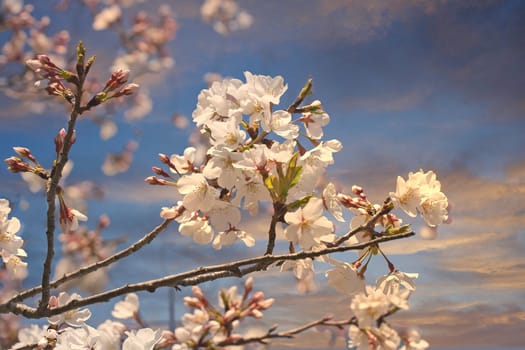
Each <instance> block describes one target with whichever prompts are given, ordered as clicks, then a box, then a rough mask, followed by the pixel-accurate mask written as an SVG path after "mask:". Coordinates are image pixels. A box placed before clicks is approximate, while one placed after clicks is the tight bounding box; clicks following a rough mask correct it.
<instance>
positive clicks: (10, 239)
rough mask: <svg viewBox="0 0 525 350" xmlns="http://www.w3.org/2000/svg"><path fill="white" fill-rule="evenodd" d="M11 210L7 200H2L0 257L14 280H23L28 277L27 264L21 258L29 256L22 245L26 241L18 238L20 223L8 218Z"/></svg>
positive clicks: (0, 203)
mask: <svg viewBox="0 0 525 350" xmlns="http://www.w3.org/2000/svg"><path fill="white" fill-rule="evenodd" d="M10 212H11V208H10V207H9V201H8V200H7V199H0V256H1V257H2V260H3V262H4V266H5V268H6V270H7V271H8V272H9V274H11V275H12V277H13V278H16V279H22V278H25V277H26V275H27V263H26V262H24V261H22V259H21V258H23V257H26V256H27V254H26V252H25V250H24V249H22V245H23V244H24V240H23V239H22V238H20V237H19V236H17V235H16V234H17V232H18V231H19V230H20V221H19V220H18V219H17V218H15V217H12V218H10V219H9V218H8V215H9V213H10Z"/></svg>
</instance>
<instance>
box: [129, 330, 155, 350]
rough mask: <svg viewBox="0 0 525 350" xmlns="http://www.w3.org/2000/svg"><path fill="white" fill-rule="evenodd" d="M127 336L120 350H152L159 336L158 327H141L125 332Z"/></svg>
mask: <svg viewBox="0 0 525 350" xmlns="http://www.w3.org/2000/svg"><path fill="white" fill-rule="evenodd" d="M126 335H127V336H128V337H127V338H126V340H124V343H123V344H122V350H153V348H154V347H155V344H157V343H158V342H159V341H160V340H161V338H162V333H161V331H160V329H157V330H155V331H154V330H153V329H151V328H142V329H139V330H138V331H136V332H135V331H129V332H126Z"/></svg>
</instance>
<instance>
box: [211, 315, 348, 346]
mask: <svg viewBox="0 0 525 350" xmlns="http://www.w3.org/2000/svg"><path fill="white" fill-rule="evenodd" d="M332 318H333V317H332V316H326V317H323V318H321V319H318V320H315V321H312V322H309V323H306V324H304V325H302V326H299V327H297V328H292V329H289V330H287V331H282V332H277V333H274V331H275V330H276V329H277V325H274V326H273V327H272V328H270V329H269V330H268V332H267V333H266V334H264V335H261V336H258V337H250V338H241V339H236V340H224V341H222V342H220V343H218V344H217V346H221V347H222V346H232V345H244V344H249V343H261V344H267V343H268V340H269V339H275V338H287V339H289V338H293V337H294V336H295V335H297V334H299V333H302V332H304V331H307V330H309V329H311V328H314V327H317V326H327V327H337V328H342V327H343V326H347V325H350V324H356V323H357V320H356V318H355V317H352V318H351V319H349V320H342V321H332Z"/></svg>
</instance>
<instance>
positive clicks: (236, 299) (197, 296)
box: [162, 278, 274, 350]
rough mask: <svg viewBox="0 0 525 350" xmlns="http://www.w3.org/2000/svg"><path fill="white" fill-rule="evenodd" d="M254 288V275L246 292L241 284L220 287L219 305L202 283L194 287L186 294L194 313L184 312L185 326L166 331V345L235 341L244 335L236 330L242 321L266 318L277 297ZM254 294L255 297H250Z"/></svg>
mask: <svg viewBox="0 0 525 350" xmlns="http://www.w3.org/2000/svg"><path fill="white" fill-rule="evenodd" d="M252 290H253V279H252V278H248V279H247V280H246V282H245V284H244V292H243V293H242V295H241V294H239V293H238V291H237V287H236V286H233V287H230V288H229V289H227V290H225V289H221V290H220V291H219V296H218V303H219V307H216V306H213V305H212V304H211V303H210V301H209V300H208V298H207V297H206V296H205V295H204V293H203V292H202V290H201V289H200V288H199V287H193V288H192V292H193V295H194V296H193V297H186V298H184V304H185V305H186V307H188V308H191V309H193V313H186V314H184V315H183V316H182V326H181V327H178V328H176V329H175V331H174V332H173V333H171V332H164V335H163V336H164V341H163V342H162V344H163V345H170V344H173V346H172V348H171V349H172V350H189V349H215V348H222V347H223V346H226V345H228V344H230V345H234V344H235V343H236V341H238V340H240V339H242V338H243V336H242V335H241V334H239V333H236V332H235V331H236V329H237V328H238V326H239V324H240V322H241V321H243V320H244V319H246V318H248V317H252V318H262V317H263V313H262V311H264V310H266V309H268V308H269V307H270V306H272V304H273V302H274V299H272V298H270V299H266V298H265V296H264V293H263V292H260V291H259V292H255V293H253V295H251V293H252ZM250 295H251V297H250Z"/></svg>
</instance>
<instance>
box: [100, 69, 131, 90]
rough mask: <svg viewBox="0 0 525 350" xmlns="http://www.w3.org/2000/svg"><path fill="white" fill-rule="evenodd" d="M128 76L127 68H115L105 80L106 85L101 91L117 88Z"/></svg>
mask: <svg viewBox="0 0 525 350" xmlns="http://www.w3.org/2000/svg"><path fill="white" fill-rule="evenodd" d="M128 78H129V69H121V68H119V69H117V70H115V71H114V72H113V73H112V74H111V77H110V78H109V79H108V81H107V82H106V85H105V86H104V89H103V91H104V92H106V93H107V92H110V91H113V90H115V89H118V88H119V87H121V86H122V85H124V84H125V83H126V82H127V81H128Z"/></svg>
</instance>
